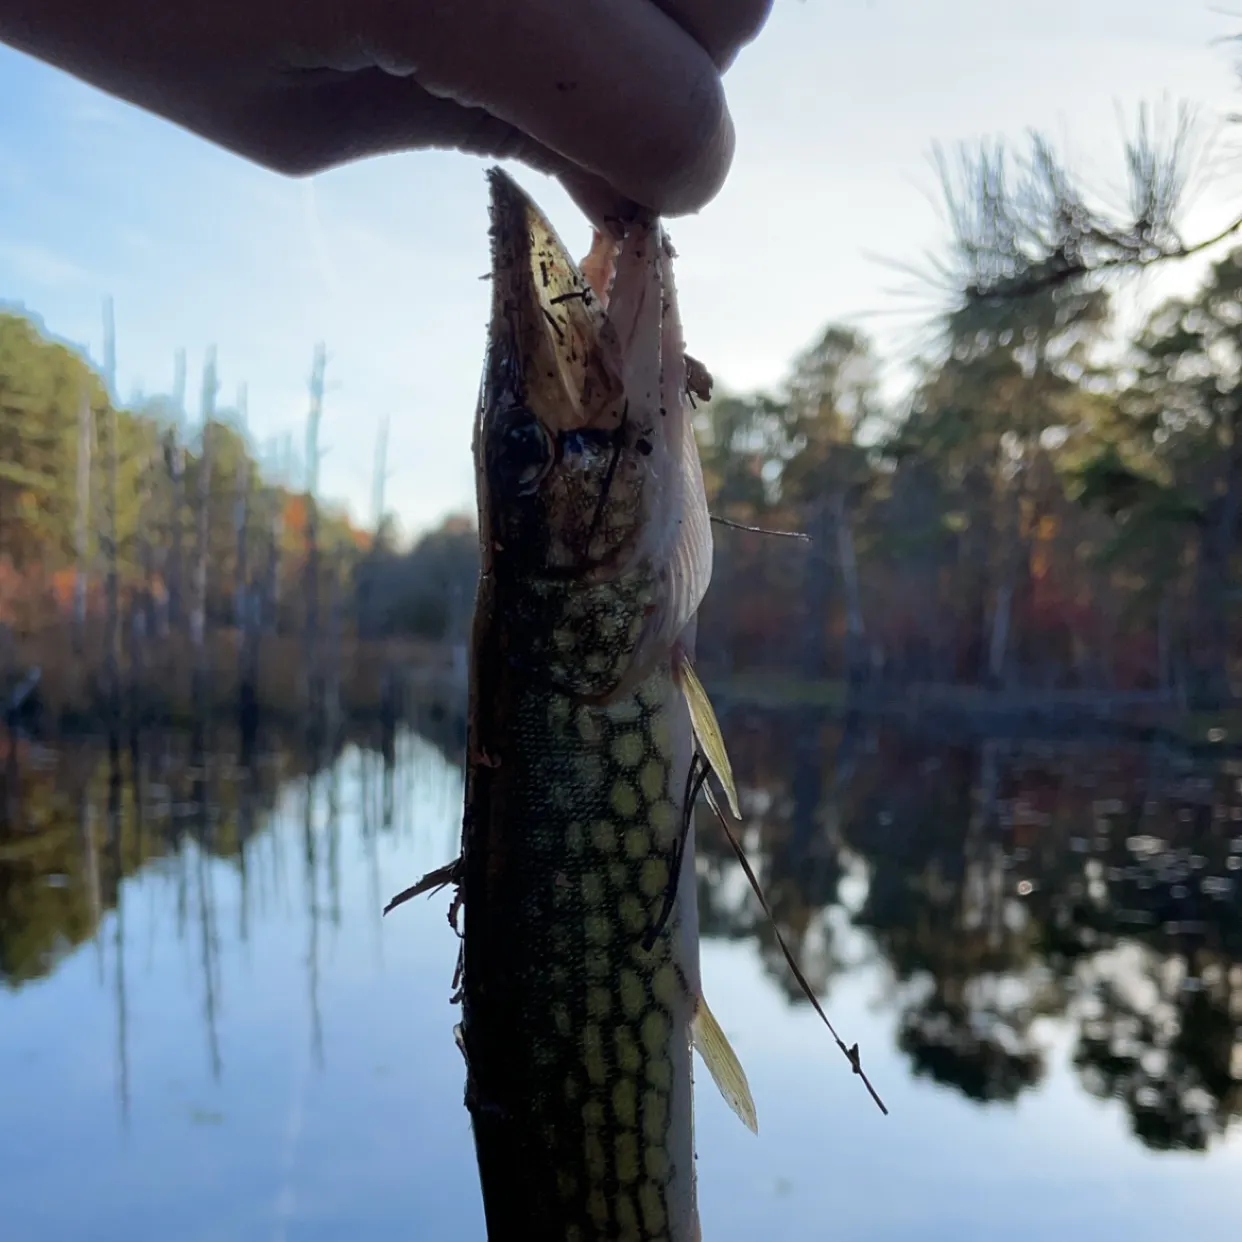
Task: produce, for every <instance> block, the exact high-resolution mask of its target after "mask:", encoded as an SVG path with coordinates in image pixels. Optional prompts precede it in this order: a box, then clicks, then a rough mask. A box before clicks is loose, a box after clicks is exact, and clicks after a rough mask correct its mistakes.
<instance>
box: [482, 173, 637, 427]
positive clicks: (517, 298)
mask: <svg viewBox="0 0 1242 1242" xmlns="http://www.w3.org/2000/svg"><path fill="white" fill-rule="evenodd" d="M488 181H489V183H490V188H491V204H490V217H491V251H492V270H491V280H492V313H491V325H490V326H491V330H490V334H489V336H490V350H489V355H490V356H489V363H488V375H487V377H486V378H487V386H488V391H489V394H490V404H491V405H492V407H493V409H494V410H495V411H497V412H501V411H506V410H512V409H515V408H520V409H524V410H527V411H529V412H530V413H531V414H532V415H533V416H534V417H535V418H537V419H538V420H539V422H540V423H541V424H542V425H543V427H544V428H545V430H546V431H547V433H548V434H549V435H550V436H551V437H552V438H553V439H554V440H558V439H560V438H561V437H562V436H563V435H564V434H565V433H572V432H580V431H584V430H588V429H589V430H591V431H595V432H603V433H614V432H616V431H617V429H618V428H619V427H620V426H621V425H622V423H623V421H624V416H625V390H624V384H623V382H622V369H621V350H620V346H619V343H618V341H617V337H616V333H615V331H614V330H613V328H612V325H611V324H610V323H609V321H608V316H607V314H606V311H605V306H604V302H603V300H602V299H601V297H600V294H599V292H597V290H596V289H595V288H593V287H592V284H591V282H590V281H589V280H588V279H587V277H586V276H585V275H584V274H583V272H582V270H581V268H580V267H579V266H578V264H576V263H575V262H574V260H573V259H572V258H571V256H570V254H569V252H568V250H567V249H566V247H565V245H564V243H563V242H562V241H561V239H560V238H559V237H558V236H557V234H556V231H555V229H554V228H553V227H552V225H551V224H550V223H549V221H548V219H547V217H546V216H545V215H544V214H543V212H542V211H540V210H539V208H538V207H536V206H535V204H534V202H533V201H532V200H531V199H530V197H529V196H528V195H527V194H526V192H525V191H524V190H522V189H521V187H520V186H518V184H517V183H516V182H515V181H514V180H513V179H512V178H511V177H510V176H509V175H508V174H507V173H505V172H504V171H503V170H501V169H499V168H493V169H490V170H489V172H488Z"/></svg>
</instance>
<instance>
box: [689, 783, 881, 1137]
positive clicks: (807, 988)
mask: <svg viewBox="0 0 1242 1242" xmlns="http://www.w3.org/2000/svg"><path fill="white" fill-rule="evenodd" d="M703 792H704V793H705V794H706V796H707V804H708V806H710V807H711V808H712V812H713V813H714V814H715V816H716V818H717V819H718V820H719V821H720V826H721V827H722V828H723V829H724V834H725V836H726V837H728V839H729V844H730V845H731V846H732V847H733V852H734V854H736V855H737V860H738V862H739V863H741V865H742V871H743V873H744V874H745V876H746V879H747V881H748V882H749V884H750V887H751V889H752V890H753V891H754V894H755V896H756V897H758V898H759V905H760V906H761V907H762V908H763V913H764V914H765V915H766V916H767V919H768V922H769V923H771V925H772V931H773V932H774V933H775V935H776V943H777V944H778V945H779V946H780V950H781V953H783V954H784V956H785V961H787V962H788V963H789V969H790V970H791V971H793V977H794V978H795V979H796V980H797V982H798V986H799V987H800V988H801V989H802V993H803V995H804V996H805V997H806V998H807V1000H809V1001H810V1002H811V1004H812V1005H813V1006H814V1008H815V1012H816V1013H817V1014H819V1016H820V1017H821V1018H822V1019H823V1022H824V1025H825V1026H826V1027H827V1028H828V1033H829V1034H830V1035H831V1036H832V1038H833V1039H834V1040H836V1044H837V1047H838V1048H840V1049H841V1052H842V1054H843V1055H844V1056H845V1059H846V1060H847V1061H848V1062H849V1063H850V1068H851V1069H852V1070H853V1071H854V1073H855V1074H857V1075H858V1076H859V1078H861V1079H862V1080H863V1086H864V1087H866V1088H867V1091H868V1092H869V1093H870V1095H871V1098H872V1099H873V1100H874V1101H875V1102H876V1105H877V1106H878V1108H879V1110H880V1112H882V1113H883V1114H884V1115H885V1116H886V1117H887V1116H888V1108H887V1106H886V1105H885V1103H884V1101H883V1100H882V1099H880V1096H879V1093H878V1092H877V1091H876V1089H875V1088H874V1087H873V1086H872V1085H871V1080H870V1079H869V1078H868V1077H867V1075H866V1073H865V1072H864V1070H863V1067H862V1059H861V1056H860V1053H859V1051H858V1045H857V1044H855V1045H854V1046H853V1047H852V1048H847V1047H846V1046H845V1040H843V1039H842V1038H841V1036H840V1035H838V1034H837V1031H836V1028H835V1027H834V1026H833V1025H832V1023H831V1022H830V1021H829V1019H828V1015H827V1014H826V1013H825V1012H824V1009H823V1006H822V1005H821V1004H820V1003H819V999H818V997H816V995H815V992H814V990H813V989H812V987H811V985H810V984H809V983H808V982H807V979H806V976H805V975H804V974H803V973H802V968H801V967H800V966H799V965H798V963H797V962H796V961H795V960H794V955H793V954H792V953H791V952H790V950H789V946H788V945H787V944H786V943H785V937H784V936H783V935H781V929H780V927H779V926H778V925H777V922H776V915H774V914H773V913H772V907H771V906H770V905H768V899H767V898H766V897H765V896H764V895H763V888H762V887H761V886H760V884H759V880H758V877H757V876H756V875H755V873H754V871H753V870H752V868H751V865H750V862H749V860H748V859H747V857H746V851H745V850H744V849H742V845H741V842H740V841H738V839H737V837H735V836H734V835H733V829H732V828H730V827H729V821H728V820H727V819H725V815H724V811H723V810H721V807H720V804H719V803H718V802H717V801H716V795H715V794H714V793H713V792H712V787H711V786H710V785H705V786H704V787H703Z"/></svg>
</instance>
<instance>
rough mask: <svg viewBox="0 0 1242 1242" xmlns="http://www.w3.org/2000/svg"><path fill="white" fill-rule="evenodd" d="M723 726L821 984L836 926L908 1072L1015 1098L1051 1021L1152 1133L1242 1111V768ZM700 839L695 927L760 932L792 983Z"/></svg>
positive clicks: (708, 842) (752, 837)
mask: <svg viewBox="0 0 1242 1242" xmlns="http://www.w3.org/2000/svg"><path fill="white" fill-rule="evenodd" d="M725 728H726V733H728V734H729V735H730V737H731V739H732V745H733V749H734V754H735V770H736V774H737V776H738V780H739V787H740V788H741V790H742V793H743V798H744V800H745V802H746V807H745V810H746V817H745V818H746V829H745V833H746V839H747V847H748V853H749V855H750V857H751V860H752V863H754V864H755V866H756V871H757V872H758V873H759V874H760V875H761V878H762V879H763V881H764V883H765V887H766V888H767V891H768V893H769V897H770V899H771V902H772V906H773V909H774V912H775V913H776V918H777V923H778V925H779V926H780V928H781V931H782V932H783V933H784V935H785V937H786V939H787V941H788V942H789V943H790V945H791V947H792V948H793V949H794V951H795V953H796V954H798V956H799V959H800V961H801V962H802V963H803V966H804V969H805V970H806V972H807V974H808V977H809V978H810V979H811V980H812V982H813V983H814V985H815V986H816V988H817V989H819V990H826V989H827V988H828V986H829V984H830V982H831V979H832V977H833V976H834V974H836V973H839V972H840V971H841V970H843V969H847V968H848V965H849V964H848V963H846V962H844V961H842V960H841V959H840V957H839V956H838V955H836V954H834V952H833V948H832V946H833V935H834V932H833V929H834V928H839V927H841V926H843V925H845V924H848V925H851V926H853V927H855V928H857V929H861V930H863V931H864V932H865V933H866V934H867V936H868V938H869V939H870V941H871V943H872V944H873V945H874V947H875V949H876V950H877V951H878V953H879V955H880V957H881V959H882V960H883V962H884V964H885V966H886V968H887V970H888V971H889V972H890V974H891V977H892V980H893V984H894V988H893V992H892V996H893V1003H894V1005H895V1007H896V1014H895V1040H896V1044H897V1046H898V1048H899V1049H900V1050H901V1051H902V1052H903V1053H904V1054H905V1056H906V1057H907V1058H908V1060H909V1063H910V1066H911V1070H912V1072H913V1073H914V1074H916V1075H918V1076H924V1077H927V1078H929V1079H930V1080H932V1081H934V1082H937V1083H939V1084H942V1085H944V1086H947V1087H950V1088H952V1089H954V1090H956V1091H958V1092H960V1093H961V1094H962V1095H963V1096H964V1097H966V1098H968V1099H971V1100H974V1101H977V1102H979V1103H991V1102H1011V1101H1014V1100H1016V1099H1017V1098H1018V1097H1019V1096H1020V1095H1021V1094H1022V1093H1023V1092H1025V1091H1029V1090H1031V1089H1034V1088H1036V1087H1037V1086H1038V1085H1039V1084H1040V1082H1041V1081H1042V1080H1043V1077H1044V1075H1045V1073H1046V1069H1047V1066H1046V1056H1045V1051H1044V1049H1043V1047H1042V1046H1041V1041H1040V1037H1039V1029H1040V1026H1039V1024H1040V1020H1041V1019H1046V1018H1053V1019H1057V1020H1059V1021H1061V1022H1068V1023H1070V1024H1072V1026H1073V1027H1074V1029H1075V1031H1076V1051H1075V1058H1074V1065H1075V1068H1076V1072H1077V1074H1078V1076H1079V1079H1080V1081H1081V1082H1082V1084H1083V1086H1084V1087H1085V1088H1086V1089H1087V1090H1089V1091H1091V1092H1092V1093H1094V1094H1097V1095H1099V1096H1101V1097H1108V1098H1113V1099H1116V1100H1118V1101H1120V1102H1121V1103H1122V1104H1123V1106H1124V1107H1125V1108H1126V1110H1127V1111H1128V1113H1129V1116H1130V1122H1131V1128H1132V1130H1133V1133H1134V1134H1135V1136H1136V1138H1138V1139H1139V1140H1140V1141H1141V1142H1143V1143H1144V1144H1145V1145H1147V1146H1149V1147H1151V1148H1153V1149H1159V1150H1163V1149H1171V1148H1177V1149H1186V1150H1203V1149H1204V1148H1206V1147H1207V1146H1208V1144H1209V1143H1210V1142H1211V1141H1212V1139H1213V1138H1214V1137H1216V1136H1219V1135H1220V1134H1222V1133H1223V1132H1224V1131H1225V1130H1226V1128H1227V1127H1228V1126H1229V1125H1230V1123H1231V1121H1232V1120H1233V1118H1234V1117H1236V1116H1237V1115H1238V1114H1239V1113H1240V1112H1242V1038H1239V1032H1242V935H1240V934H1239V933H1240V932H1242V920H1240V919H1239V913H1240V911H1239V904H1238V896H1237V886H1236V884H1235V883H1234V881H1235V878H1236V877H1237V873H1238V871H1239V870H1242V823H1240V822H1239V821H1242V805H1239V804H1240V803H1242V799H1240V798H1239V794H1238V790H1239V776H1242V769H1238V770H1235V769H1234V768H1233V767H1232V766H1231V765H1230V764H1229V763H1216V764H1205V763H1203V762H1202V761H1199V762H1197V763H1196V762H1192V761H1190V760H1188V759H1186V758H1184V757H1178V756H1176V755H1175V754H1172V753H1168V752H1164V751H1160V752H1147V753H1143V752H1138V751H1135V750H1133V749H1128V750H1127V749H1114V750H1109V749H1106V748H1100V747H1096V748H1090V747H1087V746H1085V745H1083V744H1081V743H1073V744H1068V743H1067V744H1057V745H1052V744H1047V743H1039V744H1035V743H1028V742H1021V741H1014V742H1011V743H1006V742H1002V741H999V740H996V739H987V740H979V739H975V738H970V737H964V738H961V739H959V740H958V741H956V742H955V741H952V740H946V739H945V738H943V737H935V738H928V737H919V736H916V735H912V734H909V733H901V732H898V731H895V730H891V729H880V730H878V731H876V730H874V729H872V730H871V732H870V734H868V731H867V728H866V727H864V726H862V725H861V724H860V723H859V722H858V721H857V720H852V721H850V720H847V721H846V722H844V723H843V724H842V723H840V722H838V723H835V724H827V723H826V722H825V721H823V720H822V719H821V720H820V721H819V722H818V723H817V722H816V721H814V720H813V719H812V718H810V717H808V715H807V714H806V712H805V711H791V712H786V713H783V714H777V713H771V714H768V715H767V716H764V717H762V718H760V717H758V716H756V715H754V714H751V715H749V716H743V717H740V718H735V719H734V720H733V721H731V722H730V724H729V725H726V726H725ZM1235 817H1236V818H1235ZM700 850H701V852H702V853H703V854H704V855H705V856H706V861H705V863H704V865H703V867H702V878H701V887H702V889H703V908H704V910H705V911H706V912H707V914H706V918H705V926H704V930H705V934H725V935H732V936H743V935H745V936H753V937H754V938H755V939H756V941H757V942H758V947H759V952H760V955H761V957H762V959H763V961H764V963H765V966H766V967H767V969H768V970H769V972H770V973H771V974H772V976H773V978H774V979H775V980H776V981H777V982H778V984H779V986H780V987H781V989H782V991H783V992H784V993H785V994H786V995H787V996H788V997H789V998H790V999H791V1000H797V999H798V996H799V991H798V988H797V986H796V984H795V983H794V982H793V981H792V979H791V978H790V977H789V972H788V970H787V968H786V967H785V965H784V963H783V961H782V960H781V958H780V955H779V952H778V951H777V949H776V946H775V940H774V937H773V935H772V933H771V930H770V928H768V927H767V926H766V925H765V924H764V921H763V920H762V919H761V918H760V917H759V913H758V907H757V904H756V903H754V902H753V900H751V899H750V898H749V895H748V894H747V893H746V891H745V889H744V888H743V887H742V886H741V885H739V883H738V879H739V877H738V876H737V875H736V874H735V869H733V868H731V867H730V865H729V864H728V862H727V861H726V859H727V855H725V854H724V852H723V851H722V848H721V847H720V845H719V844H718V843H716V842H715V841H714V840H713V839H712V838H711V837H710V836H706V835H705V837H704V841H703V844H702V845H701V846H700ZM855 871H857V872H858V873H859V874H860V875H861V876H862V877H863V885H862V895H861V898H860V900H858V901H857V902H855V903H847V902H845V901H844V900H843V898H842V890H843V879H844V877H845V876H846V875H849V874H853V873H854V872H855ZM843 920H844V922H843Z"/></svg>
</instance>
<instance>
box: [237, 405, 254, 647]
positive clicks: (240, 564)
mask: <svg viewBox="0 0 1242 1242" xmlns="http://www.w3.org/2000/svg"><path fill="white" fill-rule="evenodd" d="M237 413H238V418H239V420H240V426H241V432H242V444H243V450H244V446H245V443H246V385H245V384H243V385H242V386H241V388H240V389H239V390H238V393H237ZM233 497H234V498H233V538H234V540H235V541H236V546H237V577H236V579H235V580H234V583H233V620H234V623H235V624H236V626H237V629H238V631H239V632H244V631H245V628H246V616H247V613H248V611H249V599H250V563H249V556H248V551H249V546H248V542H247V536H248V534H249V519H250V512H249V506H250V458H249V456H248V455H247V453H246V452H245V451H243V452H242V455H241V456H240V457H239V458H238V461H237V478H236V482H235V484H234V488H233Z"/></svg>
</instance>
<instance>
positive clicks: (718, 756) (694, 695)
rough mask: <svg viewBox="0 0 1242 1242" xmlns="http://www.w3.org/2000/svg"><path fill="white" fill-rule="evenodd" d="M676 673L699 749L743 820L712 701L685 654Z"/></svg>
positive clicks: (731, 768) (733, 809) (733, 808)
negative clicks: (688, 709)
mask: <svg viewBox="0 0 1242 1242" xmlns="http://www.w3.org/2000/svg"><path fill="white" fill-rule="evenodd" d="M677 673H678V678H679V680H680V682H681V690H682V693H683V694H684V695H685V696H686V705H687V706H688V707H689V708H690V722H691V724H692V725H693V726H694V736H695V738H696V740H697V741H698V743H699V749H700V750H701V751H702V752H703V758H704V759H706V760H707V762H708V764H709V765H710V766H711V770H712V771H713V772H714V773H715V774H716V779H717V780H718V781H719V782H720V784H721V787H722V788H723V789H724V792H725V797H726V798H728V800H729V810H730V811H732V812H733V818H734V819H741V818H742V812H741V809H740V807H739V806H738V801H737V786H736V785H735V784H734V782H733V765H732V764H731V763H730V762H729V752H728V751H727V750H726V749H725V744H724V735H723V734H722V733H721V732H720V724H719V722H718V721H717V720H716V713H715V711H714V710H713V708H712V701H711V699H709V698H708V697H707V691H706V690H705V689H704V688H703V683H702V682H701V681H700V680H699V675H698V674H697V673H696V672H695V671H694V666H693V665H692V664H691V663H690V660H689V658H688V657H687V656H686V655H685V654H684V653H682V655H681V658H680V659H679V661H678V664H677Z"/></svg>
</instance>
